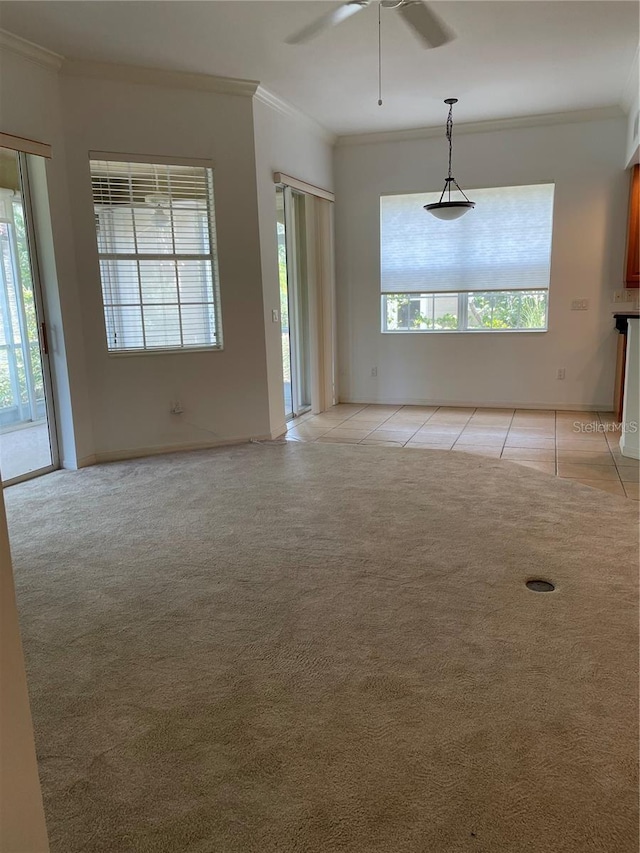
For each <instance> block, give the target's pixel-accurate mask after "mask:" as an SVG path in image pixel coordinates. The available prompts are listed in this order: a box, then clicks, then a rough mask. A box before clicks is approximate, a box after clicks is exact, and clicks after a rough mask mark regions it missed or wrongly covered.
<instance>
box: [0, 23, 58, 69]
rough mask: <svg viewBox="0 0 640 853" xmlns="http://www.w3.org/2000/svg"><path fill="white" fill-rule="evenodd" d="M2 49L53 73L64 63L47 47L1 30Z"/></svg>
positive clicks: (0, 45)
mask: <svg viewBox="0 0 640 853" xmlns="http://www.w3.org/2000/svg"><path fill="white" fill-rule="evenodd" d="M0 49H2V50H8V51H10V52H11V53H15V54H16V55H17V56H21V57H22V58H23V59H27V60H28V61H29V62H34V63H35V64H36V65H41V66H43V67H44V68H49V69H52V70H53V71H57V70H58V69H59V68H60V66H61V65H62V63H63V62H64V57H63V56H60V55H59V54H58V53H54V52H53V51H52V50H47V49H46V48H45V47H40V45H38V44H34V43H33V42H32V41H27V40H26V39H23V38H20V36H16V35H14V34H13V33H10V32H8V31H7V30H0Z"/></svg>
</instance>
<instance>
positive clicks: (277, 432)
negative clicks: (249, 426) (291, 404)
mask: <svg viewBox="0 0 640 853" xmlns="http://www.w3.org/2000/svg"><path fill="white" fill-rule="evenodd" d="M286 431H287V425H286V424H282V426H279V427H276V429H274V430H271V441H275V440H276V439H277V438H281V436H283V435H284V434H285V433H286Z"/></svg>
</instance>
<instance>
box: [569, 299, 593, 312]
mask: <svg viewBox="0 0 640 853" xmlns="http://www.w3.org/2000/svg"><path fill="white" fill-rule="evenodd" d="M571 310H572V311H588V310H589V300H588V299H572V300H571Z"/></svg>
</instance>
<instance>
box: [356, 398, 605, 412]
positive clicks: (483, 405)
mask: <svg viewBox="0 0 640 853" xmlns="http://www.w3.org/2000/svg"><path fill="white" fill-rule="evenodd" d="M340 402H341V403H351V404H353V405H355V406H447V407H448V408H461V409H544V410H549V409H553V410H557V411H561V412H610V411H611V408H612V406H611V401H609V402H608V403H602V404H601V405H594V404H592V403H530V402H512V401H509V402H505V401H501V402H498V401H492V400H476V401H475V402H474V401H469V400H465V401H456V402H451V400H425V399H408V398H407V397H402V398H400V397H398V398H395V397H392V398H384V399H378V400H371V399H369V400H359V399H357V398H346V397H345V398H343V397H341V398H340Z"/></svg>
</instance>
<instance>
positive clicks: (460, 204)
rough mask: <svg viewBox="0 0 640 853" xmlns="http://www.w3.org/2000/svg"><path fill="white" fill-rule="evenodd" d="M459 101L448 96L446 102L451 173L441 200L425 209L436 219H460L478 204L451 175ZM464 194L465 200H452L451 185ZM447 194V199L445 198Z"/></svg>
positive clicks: (445, 182)
mask: <svg viewBox="0 0 640 853" xmlns="http://www.w3.org/2000/svg"><path fill="white" fill-rule="evenodd" d="M457 103H458V99H457V98H446V99H445V104H448V105H449V115H448V116H447V140H448V142H449V173H448V175H447V177H446V178H445V180H444V188H443V190H442V193H441V195H440V200H439V201H437V202H434V203H433V204H425V205H424V209H425V210H426V211H428V212H429V213H430V214H432V216H435V217H436V219H444V220H452V219H460V217H461V216H464V214H465V213H466V212H467V211H468V210H473V208H474V207H475V206H476V203H475V201H470V200H469V199H468V198H467V196H466V195H465V194H464V192H463V191H462V190H461V189H460V186H459V185H458V182H457V181H456V179H455V178H454V177H452V175H451V154H452V150H453V142H452V139H453V105H454V104H457ZM452 184H453V186H454V187H455V189H456V190H457V191H458V192H459V193H460V194H461V195H462V197H463V199H464V200H463V201H452V200H451V185H452ZM445 195H446V197H447V198H446V200H445Z"/></svg>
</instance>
